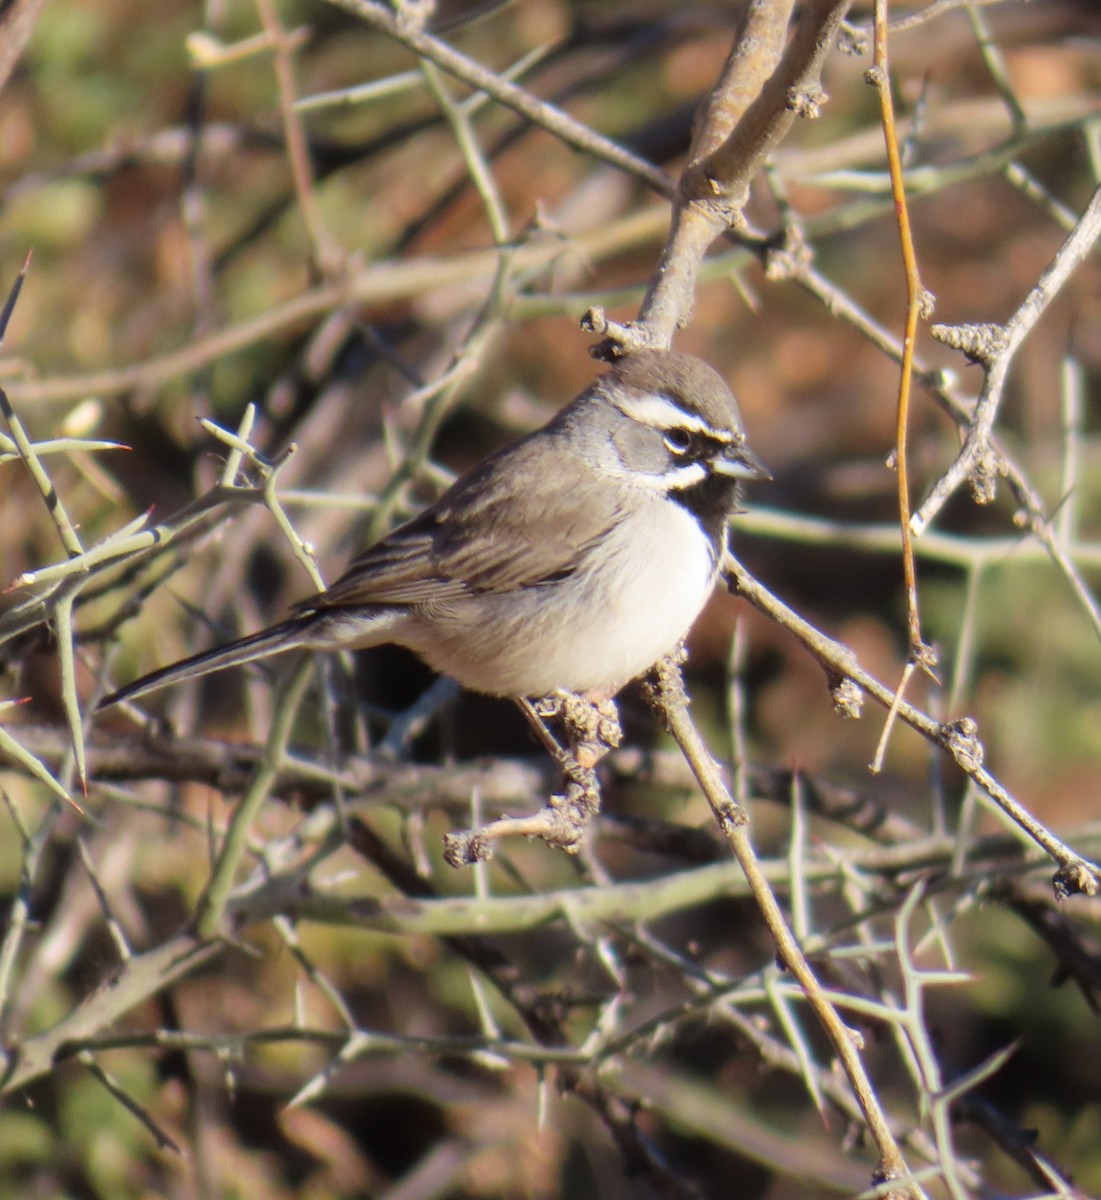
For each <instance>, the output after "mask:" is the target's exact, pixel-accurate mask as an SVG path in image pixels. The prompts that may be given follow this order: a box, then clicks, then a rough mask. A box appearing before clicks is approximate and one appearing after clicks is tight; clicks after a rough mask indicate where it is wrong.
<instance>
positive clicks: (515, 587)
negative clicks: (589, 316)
mask: <svg viewBox="0 0 1101 1200" xmlns="http://www.w3.org/2000/svg"><path fill="white" fill-rule="evenodd" d="M767 478H769V473H768V471H767V470H766V468H765V467H764V466H763V465H762V464H761V463H760V461H759V460H758V459H757V458H756V457H755V456H754V455H753V454H752V453H751V451H750V450H749V449H748V448H747V446H746V443H745V431H744V429H743V427H742V421H741V415H740V413H739V411H738V405H737V403H736V402H735V400H734V397H733V396H732V395H731V393H730V389H729V388H728V387H727V386H726V383H725V382H724V381H723V379H722V378H721V376H720V375H719V374H718V373H717V372H716V371H714V370H713V369H712V368H711V367H709V366H708V365H707V364H706V363H704V362H701V361H700V360H699V359H697V358H693V357H691V356H690V355H687V354H677V353H674V352H672V351H666V350H639V351H636V352H634V353H632V354H629V355H627V356H626V357H624V358H622V359H620V360H618V361H617V362H615V363H614V364H613V366H612V369H611V370H610V371H609V372H608V373H607V374H605V375H603V376H601V377H599V378H598V379H597V380H596V381H595V382H594V383H593V384H592V385H591V386H590V387H588V388H587V389H586V390H585V391H584V392H582V393H581V395H579V396H578V397H577V398H576V399H575V400H574V401H573V402H572V403H571V404H569V405H568V406H567V407H566V408H564V409H563V410H562V411H561V412H559V413H558V415H557V416H555V417H554V418H553V419H552V420H551V421H549V422H548V423H547V424H546V425H544V426H543V427H542V428H541V429H538V430H536V431H535V432H534V433H531V434H528V435H527V436H526V437H523V438H520V439H519V440H518V441H515V442H513V443H512V444H511V445H509V446H506V447H505V448H504V449H502V450H500V451H498V452H497V453H496V454H494V455H492V456H491V457H490V458H488V459H486V460H485V461H484V462H483V463H481V465H479V466H477V467H474V468H473V469H472V470H471V471H469V472H468V473H467V474H466V475H464V476H463V477H462V478H461V479H459V480H458V481H457V482H456V483H455V484H453V485H452V486H451V487H450V488H449V489H448V490H447V492H445V493H444V495H443V496H441V497H440V499H439V500H438V501H437V502H436V503H435V504H433V505H432V507H431V508H429V509H427V510H426V511H425V512H423V513H421V514H420V515H419V516H418V517H415V518H414V519H413V520H411V521H408V522H407V523H406V524H404V525H402V526H400V527H399V528H397V529H395V530H394V531H393V532H392V533H389V534H387V535H386V536H385V537H384V538H382V540H381V541H378V542H376V543H375V544H374V545H373V546H370V547H368V548H367V549H366V550H365V551H363V553H362V554H360V555H359V556H358V557H356V558H355V559H353V560H352V562H351V564H350V565H349V567H348V569H347V571H345V573H344V574H343V575H342V576H341V577H340V578H339V579H338V580H337V581H336V582H335V583H334V584H333V585H332V586H331V587H329V588H327V589H326V590H325V591H323V592H320V593H318V594H317V595H315V596H311V597H310V598H309V599H307V600H304V601H302V603H300V604H299V605H298V606H297V607H296V608H295V609H294V612H293V615H292V616H290V617H289V618H288V619H287V620H285V621H283V622H282V623H280V624H278V625H273V626H271V627H270V628H269V629H265V630H262V631H261V632H260V633H254V634H252V635H251V636H249V637H245V638H241V639H240V640H239V641H235V642H231V643H229V645H226V646H221V647H218V648H216V649H214V650H207V651H204V652H203V653H201V654H196V655H194V656H193V657H191V658H187V659H184V660H183V661H182V662H178V663H174V664H173V665H171V666H168V667H164V668H162V669H161V670H159V671H154V672H152V674H149V675H146V676H144V677H143V678H141V679H138V680H136V681H135V682H134V683H131V684H128V685H127V686H126V687H123V688H121V689H119V691H117V692H115V693H114V694H113V695H110V696H108V697H107V698H106V699H105V700H104V701H103V705H108V704H114V703H116V702H117V701H119V700H123V699H126V698H127V697H130V696H137V695H140V694H141V693H143V692H148V691H151V690H152V689H154V688H159V687H164V686H165V685H166V684H170V683H175V682H176V681H177V680H181V679H187V678H189V677H193V676H199V675H205V674H207V673H208V672H211V671H217V670H221V669H222V668H223V667H229V666H233V665H235V664H238V663H247V662H252V661H253V660H255V659H258V658H264V657H267V656H268V655H272V654H282V653H284V652H285V651H287V650H296V649H305V650H341V649H362V648H365V647H368V646H375V645H380V644H382V643H385V642H393V643H397V644H399V645H402V646H406V647H408V648H409V649H411V650H413V651H415V652H416V653H417V654H418V655H420V657H421V658H423V659H424V660H425V661H426V662H427V663H428V664H429V665H430V666H431V667H433V668H434V669H435V670H437V671H440V672H442V673H443V674H446V675H450V676H451V677H452V678H454V679H456V680H457V681H458V682H459V683H461V684H462V685H463V686H464V687H467V688H471V689H472V690H474V691H480V692H488V693H490V694H492V695H498V696H509V697H513V698H517V699H519V698H524V697H540V696H545V695H549V694H551V693H552V692H555V691H558V690H563V691H570V692H579V693H583V694H586V695H589V696H600V697H610V696H612V695H614V694H615V692H616V691H618V690H619V688H621V687H622V686H623V685H624V684H625V683H627V682H628V681H630V680H631V679H633V678H635V676H637V675H640V674H641V673H642V672H643V671H645V670H646V669H647V668H648V667H650V666H652V665H653V664H654V663H655V662H656V661H657V660H658V659H659V658H661V657H662V656H663V655H664V654H667V653H668V652H669V651H671V650H672V649H673V648H674V647H675V646H676V645H677V643H678V642H679V641H680V640H681V639H682V638H683V637H684V636H685V634H686V633H687V632H688V629H689V627H690V626H691V625H692V622H693V621H694V620H695V619H696V617H697V616H698V615H699V612H700V610H701V609H702V608H703V606H704V603H705V602H706V600H707V598H708V596H709V595H710V593H711V589H712V586H713V585H714V582H715V577H716V574H717V572H718V566H719V561H720V559H721V557H722V552H723V549H724V546H725V543H726V527H727V521H728V519H729V518H730V516H731V515H732V514H733V513H734V512H736V511H737V506H738V496H739V481H740V480H743V479H767Z"/></svg>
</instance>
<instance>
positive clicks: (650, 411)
mask: <svg viewBox="0 0 1101 1200" xmlns="http://www.w3.org/2000/svg"><path fill="white" fill-rule="evenodd" d="M612 403H613V404H615V406H616V408H618V409H619V411H620V412H621V413H623V414H624V416H628V417H630V418H631V419H632V420H634V421H638V422H639V424H640V425H649V426H651V427H652V428H654V429H686V430H688V431H689V432H690V433H705V434H706V435H707V436H708V437H712V438H718V439H719V441H723V442H728V441H730V435H729V434H727V433H726V432H724V431H722V430H717V429H714V428H713V427H712V426H711V425H709V424H708V423H707V422H706V421H705V420H704V419H703V418H702V417H698V416H696V414H695V413H689V412H685V411H684V409H683V408H681V407H680V405H678V404H674V403H673V401H672V400H670V399H669V398H668V396H662V395H658V394H656V393H651V394H648V395H626V396H625V395H622V394H619V395H615V396H613V398H612Z"/></svg>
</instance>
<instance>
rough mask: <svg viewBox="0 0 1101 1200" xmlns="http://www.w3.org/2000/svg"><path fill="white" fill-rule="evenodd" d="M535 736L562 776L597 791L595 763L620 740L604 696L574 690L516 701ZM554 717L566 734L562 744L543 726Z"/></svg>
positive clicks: (612, 706) (615, 718)
mask: <svg viewBox="0 0 1101 1200" xmlns="http://www.w3.org/2000/svg"><path fill="white" fill-rule="evenodd" d="M519 705H520V711H521V712H522V713H523V714H524V716H525V717H527V719H528V723H529V724H530V725H531V727H532V729H533V730H534V731H535V735H536V737H538V738H539V740H540V741H541V742H542V743H543V745H544V746H545V747H546V748H547V750H548V752H549V753H550V755H551V757H552V758H553V759H554V761H555V762H556V763H558V765H559V767H561V769H562V773H563V774H564V775H565V776H566V779H567V780H569V781H570V782H571V783H576V784H578V785H579V786H581V787H583V788H584V789H585V790H586V791H589V792H594V793H595V792H597V790H598V789H597V783H596V774H595V768H596V765H597V763H599V762H600V760H601V759H602V758H604V757H605V755H607V754H608V753H609V751H611V750H614V749H615V748H616V747H617V746H618V745H619V744H620V742H621V741H622V740H623V729H622V727H621V726H620V723H619V712H618V711H617V709H616V706H615V701H614V700H612V699H610V698H608V697H598V698H590V697H588V696H579V695H577V694H576V693H575V692H555V693H553V694H552V695H550V696H544V697H542V698H541V699H539V700H536V701H534V702H532V701H531V700H521V701H519ZM548 720H556V721H558V722H559V723H560V724H561V726H562V730H563V732H564V733H565V735H566V745H565V746H562V745H561V744H560V743H559V742H558V741H557V739H556V738H555V737H554V735H553V734H552V733H551V732H550V730H549V729H548V728H547V721H548Z"/></svg>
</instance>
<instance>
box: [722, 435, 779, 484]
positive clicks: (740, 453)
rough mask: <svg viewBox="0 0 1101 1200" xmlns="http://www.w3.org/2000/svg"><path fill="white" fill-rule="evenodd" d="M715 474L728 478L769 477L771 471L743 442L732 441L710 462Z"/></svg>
mask: <svg viewBox="0 0 1101 1200" xmlns="http://www.w3.org/2000/svg"><path fill="white" fill-rule="evenodd" d="M711 469H712V470H713V471H714V472H715V474H716V475H726V476H727V477H728V478H730V479H771V478H772V472H771V471H770V470H769V469H768V467H766V466H765V464H764V463H763V462H761V460H760V459H759V458H758V457H757V455H756V454H754V453H753V451H752V450H750V449H749V447H748V446H746V445H745V444H744V443H738V442H734V443H732V444H731V445H730V446H728V447H727V448H726V450H725V451H724V452H723V453H722V454H720V455H719V456H718V457H717V458H716V459H715V460H714V461H713V462H712V464H711Z"/></svg>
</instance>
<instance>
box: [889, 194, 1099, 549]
mask: <svg viewBox="0 0 1101 1200" xmlns="http://www.w3.org/2000/svg"><path fill="white" fill-rule="evenodd" d="M1099 234H1101V186H1098V188H1097V190H1096V191H1095V192H1094V193H1093V197H1092V198H1091V200H1090V202H1089V204H1088V205H1087V206H1086V210H1085V212H1083V213H1082V216H1081V217H1080V218H1079V220H1078V224H1077V225H1075V227H1074V229H1073V230H1072V231H1071V233H1070V236H1069V237H1068V238H1067V239H1066V241H1065V242H1064V243H1063V244H1062V246H1060V248H1059V252H1058V254H1056V256H1055V258H1054V260H1053V261H1052V263H1051V266H1049V267H1048V269H1047V270H1046V271H1045V272H1044V273H1043V275H1041V276H1040V279H1039V281H1038V282H1037V284H1036V286H1035V287H1034V288H1033V289H1032V291H1030V292H1029V294H1028V296H1027V297H1026V298H1025V301H1024V303H1023V304H1022V305H1021V306H1020V308H1018V309H1017V311H1016V312H1015V313H1014V314H1013V316H1012V317H1011V318H1010V319H1009V321H1008V322H1007V323H1006V324H1005V325H1004V326H1000V325H934V326H933V328H932V333H933V336H934V337H936V338H938V339H939V340H940V341H942V342H944V343H945V344H946V345H949V346H952V347H953V348H954V349H956V350H961V351H962V352H963V353H964V354H965V355H967V357H968V358H970V359H972V360H974V361H977V362H978V363H979V364H980V365H981V366H982V368H983V371H984V372H985V374H986V378H985V379H984V380H983V386H982V391H981V392H980V393H979V398H978V400H977V401H976V402H975V413H974V416H973V417H972V420H971V428H970V429H969V430H968V433H967V437H966V439H965V440H964V443H963V449H962V450H960V453H959V456H958V457H957V458H956V461H955V462H954V463H953V464H952V465H951V466H950V467H949V468H948V470H947V471H946V472H945V473H944V475H942V476H941V478H940V479H939V480H938V481H937V483H936V486H935V487H934V488H933V490H932V491H931V492H930V493H929V496H928V497H927V499H926V500H925V502H924V503H923V504H922V506H921V508H920V509H919V510H918V511H917V512H916V513H915V514H914V517H913V519H912V521H911V528H912V529H913V531H914V533H915V534H918V535H920V534H921V533H923V532H924V531H925V529H927V528H928V527H929V525H930V523H931V522H932V521H933V520H934V519H935V518H936V515H937V514H938V513H939V512H940V510H941V509H942V508H943V507H944V505H945V503H946V502H947V500H948V498H949V497H950V496H951V495H952V493H953V492H955V490H956V489H957V488H958V487H959V486H960V484H962V483H963V482H964V480H970V481H971V487H972V492H973V493H974V495H975V499H976V500H977V501H978V502H979V503H987V502H988V501H990V500H992V499H993V497H994V492H993V483H994V478H995V476H996V474H997V467H998V463H997V456H996V454H995V452H994V450H993V448H992V447H991V443H990V435H991V433H992V431H993V429H994V422H995V421H996V420H997V418H998V409H999V407H1000V406H1001V402H1002V391H1003V389H1004V387H1005V381H1006V376H1007V375H1008V374H1009V367H1010V364H1011V363H1012V361H1013V356H1014V355H1015V354H1016V353H1017V350H1018V349H1019V347H1020V345H1021V343H1022V342H1023V341H1024V339H1025V337H1026V336H1027V335H1028V333H1029V332H1030V330H1031V329H1032V327H1033V325H1035V324H1036V322H1037V321H1038V320H1039V319H1040V317H1041V316H1043V314H1044V312H1045V311H1046V310H1047V307H1048V305H1049V304H1050V303H1051V302H1052V300H1054V299H1055V297H1056V296H1057V295H1058V293H1059V290H1060V288H1062V286H1063V284H1065V283H1066V281H1067V280H1068V279H1069V278H1070V276H1071V274H1072V273H1073V272H1074V270H1075V268H1076V267H1078V266H1079V264H1080V263H1081V262H1082V261H1083V260H1084V259H1085V257H1086V255H1087V254H1089V252H1090V250H1091V249H1092V248H1093V244H1094V242H1095V241H1096V240H1097V237H1098V235H1099Z"/></svg>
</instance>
